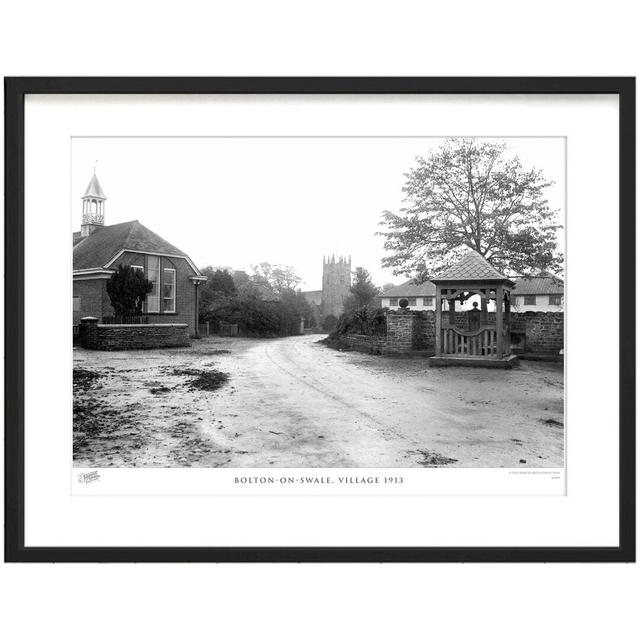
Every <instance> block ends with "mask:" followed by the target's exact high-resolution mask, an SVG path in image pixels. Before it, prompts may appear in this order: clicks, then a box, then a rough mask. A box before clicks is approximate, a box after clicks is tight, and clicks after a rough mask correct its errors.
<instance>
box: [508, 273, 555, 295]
mask: <svg viewBox="0 0 640 640" xmlns="http://www.w3.org/2000/svg"><path fill="white" fill-rule="evenodd" d="M514 282H515V286H514V287H513V294H514V295H520V296H522V295H527V296H531V295H554V294H558V295H564V282H563V281H562V280H561V279H560V278H557V277H556V276H532V277H525V278H516V279H515V280H514Z"/></svg>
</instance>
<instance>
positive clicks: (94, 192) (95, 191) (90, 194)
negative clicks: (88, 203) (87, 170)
mask: <svg viewBox="0 0 640 640" xmlns="http://www.w3.org/2000/svg"><path fill="white" fill-rule="evenodd" d="M82 197H83V198H101V199H102V200H106V199H107V196H105V195H104V191H103V190H102V187H101V186H100V183H99V182H98V177H97V176H96V174H95V173H94V174H93V175H92V176H91V180H90V181H89V186H88V187H87V190H86V191H85V192H84V195H83V196H82Z"/></svg>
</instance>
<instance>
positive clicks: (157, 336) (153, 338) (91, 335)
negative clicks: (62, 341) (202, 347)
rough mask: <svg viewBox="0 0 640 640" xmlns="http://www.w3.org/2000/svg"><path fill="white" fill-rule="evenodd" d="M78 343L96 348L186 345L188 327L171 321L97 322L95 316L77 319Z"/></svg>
mask: <svg viewBox="0 0 640 640" xmlns="http://www.w3.org/2000/svg"><path fill="white" fill-rule="evenodd" d="M80 345H81V346H82V347H83V348H85V349H96V350H98V351H124V350H130V349H164V348H166V347H189V346H191V339H190V338H189V326H188V325H187V324H186V323H174V324H99V323H98V320H97V318H83V319H82V320H81V321H80Z"/></svg>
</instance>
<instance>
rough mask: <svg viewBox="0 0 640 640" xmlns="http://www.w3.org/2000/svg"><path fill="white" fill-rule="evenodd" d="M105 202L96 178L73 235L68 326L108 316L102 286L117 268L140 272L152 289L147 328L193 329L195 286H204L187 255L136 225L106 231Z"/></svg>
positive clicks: (110, 313) (146, 307)
mask: <svg viewBox="0 0 640 640" xmlns="http://www.w3.org/2000/svg"><path fill="white" fill-rule="evenodd" d="M106 199H107V198H106V196H105V195H104V192H103V191H102V187H101V186H100V183H99V182H98V178H97V177H96V175H95V173H94V175H93V177H92V178H91V181H90V182H89V186H88V187H87V190H86V191H85V194H84V196H82V226H81V227H80V231H76V232H74V234H73V322H74V324H77V323H78V322H79V321H80V318H83V317H85V316H93V317H96V318H98V319H99V320H102V319H103V318H105V317H109V316H113V315H114V310H113V307H112V306H111V301H110V299H109V296H108V294H107V282H108V280H109V279H110V278H111V276H112V274H113V273H114V272H115V271H116V269H117V268H118V266H119V265H129V266H131V267H133V268H134V269H139V270H140V271H142V272H143V273H144V275H145V276H146V278H147V279H148V280H149V281H150V282H151V283H152V285H153V289H152V290H151V292H150V293H149V294H148V295H147V299H146V301H145V303H144V308H143V313H144V315H146V316H148V317H149V322H152V323H174V322H184V323H186V324H188V325H189V330H190V333H191V335H195V334H196V332H197V326H198V324H197V323H198V286H197V285H199V284H200V282H202V281H206V277H205V276H203V275H202V274H201V273H200V271H199V270H198V268H197V267H196V266H195V264H194V263H193V261H192V260H191V259H190V258H189V256H187V254H186V253H184V252H182V251H180V249H178V248H177V247H174V246H173V245H172V244H170V243H169V242H167V241H166V240H164V239H163V238H161V237H160V236H159V235H157V234H156V233H154V232H153V231H151V230H150V229H148V228H147V227H145V226H144V225H143V224H141V223H140V222H138V220H131V221H129V222H121V223H119V224H112V225H105V223H104V212H105V200H106Z"/></svg>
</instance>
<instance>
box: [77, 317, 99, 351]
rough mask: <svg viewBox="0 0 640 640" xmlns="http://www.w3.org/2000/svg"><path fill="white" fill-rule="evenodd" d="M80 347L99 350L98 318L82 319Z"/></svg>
mask: <svg viewBox="0 0 640 640" xmlns="http://www.w3.org/2000/svg"><path fill="white" fill-rule="evenodd" d="M80 346H81V347H82V348H83V349H97V348H98V318H94V317H93V316H87V317H86V318H81V319H80Z"/></svg>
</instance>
